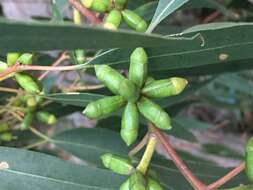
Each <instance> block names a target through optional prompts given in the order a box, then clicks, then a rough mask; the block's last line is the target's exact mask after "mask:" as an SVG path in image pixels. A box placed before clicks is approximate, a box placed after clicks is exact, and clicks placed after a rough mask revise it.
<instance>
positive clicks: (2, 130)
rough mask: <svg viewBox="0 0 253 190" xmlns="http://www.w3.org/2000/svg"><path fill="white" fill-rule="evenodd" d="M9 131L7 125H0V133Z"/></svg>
mask: <svg viewBox="0 0 253 190" xmlns="http://www.w3.org/2000/svg"><path fill="white" fill-rule="evenodd" d="M9 129H10V126H9V125H8V124H7V123H1V124H0V133H1V132H5V131H8V130H9Z"/></svg>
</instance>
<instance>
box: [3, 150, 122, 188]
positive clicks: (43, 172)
mask: <svg viewBox="0 0 253 190" xmlns="http://www.w3.org/2000/svg"><path fill="white" fill-rule="evenodd" d="M0 154H1V162H7V163H8V165H9V169H2V170H0V178H1V189H3V190H7V189H8V190H17V189H19V190H32V189H36V190H45V189H54V190H116V189H118V187H119V186H120V184H121V183H122V182H123V180H124V178H123V177H121V176H119V175H115V174H113V173H111V172H110V171H108V170H101V169H96V168H91V167H87V166H81V165H75V164H72V163H70V162H66V161H62V160H60V159H58V158H56V157H52V156H48V155H45V154H41V153H36V152H31V151H26V150H21V149H14V148H5V147H1V148H0ZM112 180H113V183H111V181H112Z"/></svg>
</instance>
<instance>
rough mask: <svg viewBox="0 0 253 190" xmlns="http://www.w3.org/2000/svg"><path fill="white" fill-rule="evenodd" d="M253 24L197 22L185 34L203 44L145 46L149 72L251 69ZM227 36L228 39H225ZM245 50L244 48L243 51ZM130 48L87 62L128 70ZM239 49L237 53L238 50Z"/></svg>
mask: <svg viewBox="0 0 253 190" xmlns="http://www.w3.org/2000/svg"><path fill="white" fill-rule="evenodd" d="M252 32H253V24H252V23H212V24H205V25H198V26H195V27H193V28H190V29H188V30H186V31H185V32H184V35H187V36H194V35H196V34H201V36H202V37H203V39H204V42H205V43H204V46H203V47H199V46H195V47H194V46H192V45H191V44H190V43H184V45H183V44H181V45H182V46H181V45H180V44H177V45H176V46H174V45H172V46H170V45H168V46H166V47H162V48H146V51H147V54H148V57H149V73H151V74H153V75H159V76H183V75H203V74H214V73H220V72H228V71H239V70H245V69H250V68H253V61H252V60H253V54H252V53H251V51H250V50H252V49H253V36H252V35H250V34H251V33H252ZM228 36H229V38H228ZM244 50H247V51H244ZM132 51H133V49H113V50H108V51H106V52H103V53H101V54H100V55H98V56H96V57H95V58H94V59H92V60H91V61H90V64H104V63H107V64H108V65H111V66H112V67H114V68H117V69H127V68H128V64H129V56H130V54H131V52H132ZM239 52H240V53H239Z"/></svg>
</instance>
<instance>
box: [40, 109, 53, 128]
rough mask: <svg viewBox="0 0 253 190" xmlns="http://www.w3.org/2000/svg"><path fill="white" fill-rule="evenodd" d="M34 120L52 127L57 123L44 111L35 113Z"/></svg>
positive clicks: (51, 115)
mask: <svg viewBox="0 0 253 190" xmlns="http://www.w3.org/2000/svg"><path fill="white" fill-rule="evenodd" d="M36 118H37V119H38V120H39V121H40V122H43V123H45V124H47V125H54V124H56V122H57V119H56V117H55V116H54V115H53V114H51V113H48V112H45V111H39V112H37V113H36Z"/></svg>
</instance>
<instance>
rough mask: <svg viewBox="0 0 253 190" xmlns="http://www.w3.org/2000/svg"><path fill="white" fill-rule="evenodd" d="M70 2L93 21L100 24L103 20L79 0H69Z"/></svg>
mask: <svg viewBox="0 0 253 190" xmlns="http://www.w3.org/2000/svg"><path fill="white" fill-rule="evenodd" d="M69 3H70V4H71V5H72V6H73V7H75V8H76V9H77V10H78V11H79V12H80V13H81V14H82V15H83V16H85V17H86V18H87V19H88V20H89V21H90V22H91V23H93V24H100V23H101V20H100V19H99V18H97V17H96V15H95V14H94V13H92V12H91V11H90V10H89V9H87V8H85V7H84V6H83V5H82V4H81V3H80V1H79V0H69Z"/></svg>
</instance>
